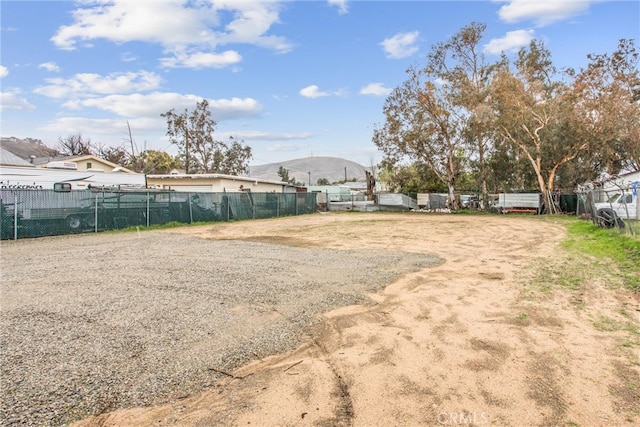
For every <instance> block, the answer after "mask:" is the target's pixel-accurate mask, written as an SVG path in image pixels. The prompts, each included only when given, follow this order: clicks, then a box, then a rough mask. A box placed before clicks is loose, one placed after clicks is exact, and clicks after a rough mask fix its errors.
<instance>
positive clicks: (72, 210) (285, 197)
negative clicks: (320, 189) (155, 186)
mask: <svg viewBox="0 0 640 427" xmlns="http://www.w3.org/2000/svg"><path fill="white" fill-rule="evenodd" d="M316 210H317V203H316V195H315V194H313V193H250V192H242V193H183V192H174V191H151V190H149V191H146V190H145V191H123V190H104V189H103V190H76V191H69V192H56V191H53V190H21V189H18V190H14V189H2V190H0V236H1V238H2V239H20V238H26V237H40V236H55V235H62V234H71V233H82V232H99V231H106V230H116V229H122V228H127V227H132V226H143V227H149V226H152V225H162V224H167V223H170V222H178V223H183V224H191V223H194V222H215V221H230V220H241V219H257V218H273V217H279V216H289V215H302V214H309V213H313V212H316Z"/></svg>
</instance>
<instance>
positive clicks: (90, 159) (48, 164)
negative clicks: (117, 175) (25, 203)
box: [33, 154, 135, 173]
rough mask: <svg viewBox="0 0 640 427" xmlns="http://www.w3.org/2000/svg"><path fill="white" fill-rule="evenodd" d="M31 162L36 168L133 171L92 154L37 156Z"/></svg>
mask: <svg viewBox="0 0 640 427" xmlns="http://www.w3.org/2000/svg"><path fill="white" fill-rule="evenodd" d="M33 164H34V165H35V166H36V167H38V168H47V169H72V170H77V171H86V172H107V173H109V172H124V173H135V172H134V171H132V170H130V169H127V168H125V167H122V166H119V165H117V164H115V163H113V162H110V161H108V160H105V159H101V158H100V157H98V156H95V155H93V154H85V155H81V156H58V157H39V158H35V159H33Z"/></svg>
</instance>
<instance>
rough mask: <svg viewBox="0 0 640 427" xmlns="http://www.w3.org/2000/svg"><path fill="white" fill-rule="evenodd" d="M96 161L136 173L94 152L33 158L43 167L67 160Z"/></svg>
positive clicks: (121, 170) (34, 162)
mask: <svg viewBox="0 0 640 427" xmlns="http://www.w3.org/2000/svg"><path fill="white" fill-rule="evenodd" d="M87 160H90V161H94V162H99V163H103V164H105V165H108V166H110V167H112V168H114V169H116V168H118V172H126V173H134V171H132V170H130V169H127V168H125V167H122V166H120V165H117V164H115V163H113V162H110V161H109V160H105V159H103V158H100V157H98V156H96V155H93V154H83V155H80V156H55V157H38V158H35V159H34V160H33V164H34V165H36V166H39V167H43V166H44V165H46V164H47V163H49V162H58V161H67V162H74V163H76V162H83V161H87Z"/></svg>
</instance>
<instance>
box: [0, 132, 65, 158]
mask: <svg viewBox="0 0 640 427" xmlns="http://www.w3.org/2000/svg"><path fill="white" fill-rule="evenodd" d="M0 146H1V147H2V148H4V149H5V150H7V151H8V152H10V153H13V154H14V155H16V156H18V157H20V158H21V159H25V160H29V158H30V157H31V156H34V157H50V156H56V155H58V154H59V153H58V151H57V150H55V149H53V148H51V147H47V146H46V145H45V144H44V143H43V142H42V141H41V140H39V139H33V138H24V139H20V138H15V137H12V136H10V137H4V136H3V137H2V139H1V140H0Z"/></svg>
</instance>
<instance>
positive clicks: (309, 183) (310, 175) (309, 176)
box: [309, 171, 311, 185]
mask: <svg viewBox="0 0 640 427" xmlns="http://www.w3.org/2000/svg"><path fill="white" fill-rule="evenodd" d="M309 185H311V171H309Z"/></svg>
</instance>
